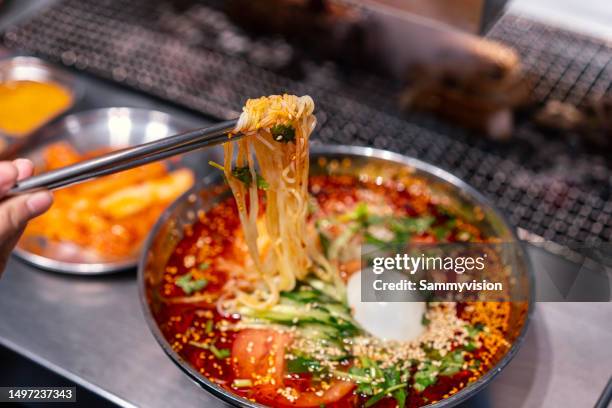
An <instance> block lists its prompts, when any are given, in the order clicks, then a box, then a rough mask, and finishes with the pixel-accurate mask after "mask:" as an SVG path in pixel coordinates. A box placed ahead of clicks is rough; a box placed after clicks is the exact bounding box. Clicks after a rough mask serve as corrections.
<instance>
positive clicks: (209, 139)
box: [9, 120, 242, 195]
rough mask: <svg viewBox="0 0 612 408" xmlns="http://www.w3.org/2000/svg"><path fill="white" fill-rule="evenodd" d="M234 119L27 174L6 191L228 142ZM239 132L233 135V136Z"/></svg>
mask: <svg viewBox="0 0 612 408" xmlns="http://www.w3.org/2000/svg"><path fill="white" fill-rule="evenodd" d="M236 122H237V120H229V121H225V122H221V123H218V124H215V125H212V126H210V127H206V128H202V129H196V130H191V131H188V132H185V133H180V134H178V135H174V136H169V137H166V138H163V139H159V140H155V141H152V142H148V143H143V144H140V145H137V146H133V147H129V148H126V149H122V150H119V151H116V152H112V153H109V154H105V155H102V156H99V157H96V158H94V159H91V160H86V161H83V162H80V163H76V164H73V165H71V166H66V167H62V168H60V169H57V170H53V171H50V172H47V173H43V174H40V175H38V176H34V177H30V178H27V179H25V180H22V181H20V182H19V183H17V184H16V185H15V186H14V187H13V188H12V189H11V190H10V191H9V195H15V194H21V193H26V192H31V191H35V190H40V189H43V188H46V189H57V188H60V187H65V186H68V185H71V184H76V183H80V182H83V181H86V180H90V179H92V178H96V177H101V176H106V175H109V174H113V173H117V172H120V171H123V170H128V169H131V168H134V167H137V166H142V165H144V164H147V163H151V162H154V161H158V160H162V159H165V158H168V157H170V156H174V155H177V154H181V153H185V152H188V151H191V150H196V149H199V148H202V147H209V146H213V145H217V144H220V143H223V142H227V141H228V140H229V139H228V136H227V134H228V133H230V132H231V131H232V130H234V128H235V127H236ZM241 136H242V135H232V139H235V138H238V137H241Z"/></svg>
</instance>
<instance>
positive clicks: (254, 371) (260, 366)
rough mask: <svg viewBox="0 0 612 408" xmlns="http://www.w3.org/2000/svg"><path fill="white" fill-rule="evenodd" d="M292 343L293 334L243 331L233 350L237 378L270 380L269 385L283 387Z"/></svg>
mask: <svg viewBox="0 0 612 408" xmlns="http://www.w3.org/2000/svg"><path fill="white" fill-rule="evenodd" d="M289 342H291V336H290V335H289V334H287V333H282V332H278V331H276V330H271V329H244V330H241V331H240V332H239V333H238V335H237V336H236V339H235V340H234V345H233V346H232V357H233V358H232V360H233V362H234V373H235V374H236V378H244V379H263V378H267V381H266V382H270V383H272V385H274V384H278V385H281V384H282V380H283V374H284V372H285V347H286V346H287V345H288V344H289ZM271 380H274V381H271Z"/></svg>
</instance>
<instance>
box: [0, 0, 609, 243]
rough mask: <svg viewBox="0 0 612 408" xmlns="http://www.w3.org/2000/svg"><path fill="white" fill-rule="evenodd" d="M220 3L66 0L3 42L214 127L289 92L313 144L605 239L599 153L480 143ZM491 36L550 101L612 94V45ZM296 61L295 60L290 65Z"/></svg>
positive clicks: (564, 36)
mask: <svg viewBox="0 0 612 408" xmlns="http://www.w3.org/2000/svg"><path fill="white" fill-rule="evenodd" d="M221 3H222V2H219V1H216V0H208V1H201V2H195V3H192V2H181V1H168V0H167V1H156V2H149V1H144V0H133V1H128V0H103V1H99V0H95V1H94V0H82V1H76V0H66V1H62V2H58V3H57V4H54V5H52V6H51V7H49V8H48V9H46V10H45V11H43V12H41V13H39V14H37V15H36V16H35V17H34V18H32V19H29V20H27V21H25V22H24V23H21V24H20V25H19V26H16V27H14V28H12V29H9V30H8V31H6V32H5V34H4V37H3V39H4V43H5V44H6V45H8V46H9V47H12V48H15V49H22V50H27V51H29V52H32V53H34V54H37V55H40V56H43V57H45V58H48V59H52V60H55V61H59V62H62V63H63V64H65V65H67V66H70V67H73V68H75V69H77V70H83V71H86V72H90V73H93V74H96V75H99V76H102V77H104V78H108V79H110V80H112V81H115V82H118V83H121V84H123V85H127V86H129V87H132V88H135V89H138V90H141V91H144V92H146V93H149V94H151V95H155V96H158V97H161V98H164V99H166V100H169V101H173V102H175V103H177V104H180V105H182V106H186V107H189V108H191V109H194V110H197V111H200V112H204V113H206V114H208V115H211V116H213V117H216V118H224V119H227V118H230V117H235V116H236V114H237V111H238V110H239V109H240V107H241V106H242V104H243V102H244V100H245V98H248V97H256V96H260V95H265V94H271V93H279V92H284V91H287V92H291V93H296V94H306V93H308V94H310V95H311V96H313V98H314V99H315V101H317V106H318V108H317V115H318V118H319V124H320V126H319V128H318V131H317V133H316V136H315V137H316V139H317V140H319V141H321V142H327V143H338V144H357V145H369V146H375V147H378V148H385V149H389V150H393V151H397V152H400V153H402V154H409V155H412V156H416V157H419V158H421V159H423V160H426V161H429V162H432V163H434V164H436V165H439V166H440V167H443V168H445V169H447V170H449V171H451V172H452V173H453V174H456V175H457V176H459V177H461V178H464V179H466V180H467V181H468V182H469V183H470V184H472V185H473V186H475V187H476V188H477V189H479V190H480V191H482V192H483V193H484V194H485V195H487V196H488V197H489V198H491V199H492V200H493V201H494V202H495V204H496V205H497V206H498V207H500V208H502V210H504V211H505V212H506V213H507V214H508V216H509V218H510V220H511V222H512V223H513V224H515V225H517V226H520V227H523V228H525V229H527V230H529V231H531V232H532V233H535V234H537V235H539V236H542V237H544V238H546V239H550V240H554V241H557V242H559V243H564V242H586V241H609V240H610V238H611V236H612V172H611V171H610V163H609V158H608V157H607V155H606V153H605V152H598V151H593V150H589V149H587V148H585V147H583V146H581V145H579V144H578V145H576V144H571V143H568V142H567V141H565V140H560V139H558V138H555V137H554V136H550V135H545V134H542V133H541V132H539V131H538V130H537V128H536V127H535V126H534V125H533V124H532V123H530V122H528V121H520V120H519V124H518V128H517V130H516V132H515V135H514V138H513V140H512V141H511V142H509V143H505V144H504V143H496V142H492V141H487V140H485V139H484V138H483V137H480V136H479V135H475V134H471V133H469V132H467V131H463V130H460V129H457V128H456V127H454V126H451V125H449V124H445V123H442V122H439V121H437V120H434V119H432V118H430V117H428V116H426V115H417V114H411V115H405V114H402V113H400V112H399V110H398V109H397V107H396V94H397V92H398V90H399V89H398V87H397V85H396V84H394V83H391V82H389V81H386V80H383V79H382V78H379V77H376V76H373V75H370V74H366V73H363V72H355V71H347V70H345V69H344V68H342V67H339V66H337V65H335V64H332V63H330V62H325V61H316V60H311V59H308V58H307V57H304V56H303V55H301V54H300V53H299V50H296V49H294V48H293V47H291V46H290V45H289V44H288V43H287V42H285V41H284V40H283V39H280V38H277V37H274V38H251V37H249V36H247V35H245V34H244V33H243V32H242V31H241V30H240V29H239V28H237V27H235V26H233V25H232V24H231V23H230V22H229V20H228V19H227V17H225V15H224V14H223V13H222V12H221V11H219V7H221V6H220V4H221ZM490 36H491V37H492V38H495V39H498V40H500V41H503V42H506V43H509V44H511V45H513V46H515V47H516V48H517V49H518V51H519V52H520V53H521V54H522V55H523V57H524V61H525V65H526V67H527V71H528V72H529V74H530V75H531V76H532V77H533V78H535V82H534V89H533V93H534V95H535V96H536V99H537V100H538V101H540V102H544V101H545V100H547V99H548V98H559V99H564V100H568V101H570V102H577V103H581V102H582V101H584V99H585V98H587V97H596V96H598V95H602V94H606V93H610V87H611V85H612V46H611V45H610V44H608V43H606V42H604V41H601V40H596V39H593V38H590V37H584V36H580V35H577V34H574V33H572V32H569V31H564V30H560V29H556V28H551V27H549V26H546V25H543V24H541V23H536V22H534V21H531V20H528V19H526V18H521V17H517V16H512V15H507V16H505V17H503V18H502V19H501V20H500V21H499V23H498V24H497V25H496V26H494V27H493V29H492V31H491V32H490ZM296 61H297V62H296Z"/></svg>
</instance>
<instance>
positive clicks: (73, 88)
mask: <svg viewBox="0 0 612 408" xmlns="http://www.w3.org/2000/svg"><path fill="white" fill-rule="evenodd" d="M6 81H35V82H53V83H56V84H58V85H61V86H62V87H64V88H65V89H66V90H67V91H68V92H69V93H70V95H71V101H70V104H69V105H68V106H67V107H66V108H65V109H63V110H61V111H59V112H57V114H56V115H54V116H53V117H51V118H49V119H48V120H47V121H46V122H44V123H41V124H40V125H39V126H38V127H37V128H35V129H33V130H32V132H30V133H29V134H27V135H24V136H11V135H9V134H5V133H2V132H0V157H3V156H6V155H10V154H12V153H14V152H15V151H16V150H17V149H19V148H20V147H22V146H23V145H24V144H25V143H26V142H27V141H28V140H29V139H30V137H32V136H33V135H34V134H35V133H36V131H37V130H38V129H41V128H42V127H44V125H45V124H47V123H49V122H51V121H52V120H54V119H56V118H58V117H59V116H61V115H62V114H63V113H65V112H67V111H68V110H70V109H71V108H72V107H73V106H74V105H75V103H76V102H77V101H78V100H79V99H80V98H81V96H82V95H83V88H82V87H80V86H78V84H77V82H76V81H75V78H74V77H73V76H72V75H70V74H69V73H68V72H66V71H63V70H60V69H58V68H56V67H54V66H53V65H51V64H49V63H47V62H45V61H43V60H41V59H39V58H35V57H10V58H5V59H0V82H6ZM24 109H28V107H27V106H24Z"/></svg>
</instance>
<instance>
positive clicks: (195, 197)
mask: <svg viewBox="0 0 612 408" xmlns="http://www.w3.org/2000/svg"><path fill="white" fill-rule="evenodd" d="M319 159H323V160H319ZM345 159H350V160H345ZM323 162H325V163H323ZM330 163H331V164H332V165H330ZM334 163H335V165H334ZM330 169H332V171H333V172H334V173H335V174H337V173H348V174H363V173H367V174H369V175H377V174H387V173H393V172H394V171H399V170H404V171H406V170H408V171H410V172H412V173H413V174H414V175H416V176H419V177H422V178H423V179H424V180H426V181H427V183H428V185H429V186H430V187H431V188H432V189H433V190H434V191H435V192H436V193H438V194H445V195H446V196H448V197H449V198H451V199H453V200H454V201H455V202H456V204H457V205H458V206H469V207H472V208H474V207H476V206H477V207H479V208H480V209H481V210H482V214H483V215H484V217H483V218H482V219H481V220H480V221H479V223H478V226H479V227H480V228H481V229H482V230H483V231H485V232H486V233H487V234H489V235H492V236H497V237H499V238H501V239H502V240H504V241H505V242H515V243H517V248H518V254H517V255H518V257H517V258H515V259H516V261H517V264H516V265H515V266H516V268H517V270H518V271H519V275H520V276H518V279H517V280H516V282H517V283H516V285H517V288H518V290H520V291H521V293H523V294H524V293H527V294H528V295H527V299H528V301H527V302H526V303H527V310H525V309H524V307H518V305H513V310H512V312H511V316H510V327H511V328H512V329H511V333H510V340H511V341H512V347H511V348H510V350H509V351H508V352H507V353H506V354H505V355H504V356H502V357H501V358H500V360H499V362H498V363H497V364H496V366H495V367H494V368H492V369H491V370H490V371H489V372H487V373H486V374H485V375H483V376H482V377H481V378H480V379H478V380H477V381H475V382H473V383H472V384H470V385H469V386H467V387H466V388H464V389H462V390H461V391H460V392H458V393H456V394H454V395H453V396H451V397H450V398H447V399H444V400H442V401H439V402H437V403H435V404H431V405H428V407H429V406H431V407H436V408H442V407H451V406H455V405H457V404H459V403H460V402H462V401H464V400H466V399H467V398H470V397H471V396H473V395H474V394H476V393H478V392H479V391H481V390H482V389H483V388H484V387H485V386H486V385H487V384H489V383H490V382H491V380H492V379H493V378H494V377H495V376H496V375H497V374H499V372H501V371H502V370H503V368H504V367H505V366H506V365H507V364H508V363H509V362H510V360H511V359H512V358H513V357H514V355H515V354H516V352H517V351H518V349H519V347H520V345H521V344H522V342H523V338H524V336H525V332H526V330H527V325H528V322H529V319H530V316H531V313H532V311H533V294H534V282H533V272H532V270H531V265H530V263H529V260H528V258H527V255H526V253H525V251H524V249H523V248H522V247H521V246H520V244H518V239H517V237H516V235H515V233H514V230H513V229H512V227H510V225H509V224H508V223H507V222H506V221H505V219H504V218H503V216H502V215H501V214H500V213H499V212H498V211H497V210H495V209H494V208H493V206H492V205H491V204H490V203H489V201H488V200H487V199H486V198H485V197H483V196H482V195H481V194H480V193H478V192H477V191H476V190H475V189H474V188H472V187H471V186H469V185H468V184H466V183H465V182H463V181H462V180H460V179H458V178H457V177H455V176H453V175H451V174H450V173H448V172H446V171H444V170H442V169H440V168H438V167H436V166H433V165H431V164H428V163H424V162H422V161H420V160H418V159H414V158H411V157H407V156H402V155H400V154H397V153H392V152H388V151H384V150H377V149H372V148H363V147H354V146H315V147H313V148H312V149H311V174H321V173H329V172H330ZM228 194H229V192H228V191H227V188H226V187H222V185H220V184H219V180H214V179H212V178H209V179H206V180H203V181H202V182H201V183H200V184H198V185H196V186H194V188H193V189H191V191H188V192H187V193H185V194H184V195H183V196H182V197H181V198H179V199H178V200H177V201H176V202H175V203H174V204H173V205H172V206H171V207H169V208H168V209H167V210H166V211H165V213H164V214H163V215H162V217H161V218H160V220H159V221H158V222H157V224H156V225H155V227H154V228H153V231H152V232H151V234H150V235H149V237H148V239H147V242H146V243H145V250H144V251H143V252H142V257H141V259H140V263H139V265H138V286H139V291H140V301H141V304H142V307H143V310H144V314H145V319H146V321H147V324H148V325H149V328H150V329H151V331H152V332H153V335H154V336H155V338H156V340H157V341H158V343H159V344H160V345H161V347H162V348H163V350H164V351H165V352H166V354H168V356H169V357H170V358H171V359H172V361H174V363H175V364H176V365H178V366H179V367H180V368H181V369H182V370H183V371H184V372H185V373H186V374H187V375H189V376H190V377H191V378H192V379H193V380H194V381H195V382H196V383H198V384H199V385H200V386H202V388H204V389H205V390H207V391H209V392H210V393H212V394H213V395H215V396H217V397H219V398H220V399H222V400H223V401H225V402H228V403H230V404H232V405H235V406H239V407H261V406H262V405H260V404H257V403H253V402H252V401H249V400H246V399H244V398H241V397H239V396H237V395H235V394H232V393H231V392H229V391H227V390H225V389H223V388H221V387H220V386H218V385H216V384H214V383H212V382H211V381H209V380H208V379H207V378H205V377H204V376H202V375H201V374H200V373H199V372H198V371H197V370H196V369H194V368H193V367H191V366H190V365H189V363H188V362H186V361H185V360H183V359H182V358H181V357H180V356H179V355H178V354H177V353H176V352H175V351H174V350H172V347H171V346H170V344H169V343H168V341H167V340H166V339H165V338H164V336H163V334H162V332H161V330H160V329H159V327H158V325H157V322H156V321H155V318H154V316H153V310H154V309H155V308H156V307H158V306H159V303H158V302H159V299H158V298H157V299H156V298H155V297H153V296H151V293H152V291H153V290H154V289H155V288H156V287H157V286H158V285H159V284H160V283H161V277H162V275H163V272H164V267H165V265H166V262H167V261H168V258H169V256H170V255H171V254H172V251H173V250H174V247H175V246H176V244H177V243H178V242H179V241H180V240H181V239H182V237H183V230H184V227H185V226H187V225H191V224H193V223H194V221H195V214H196V212H197V210H199V209H204V210H206V209H208V208H210V207H211V206H213V205H214V204H215V203H216V202H218V201H220V200H221V199H223V198H225V197H227V196H228ZM523 298H524V296H523Z"/></svg>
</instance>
